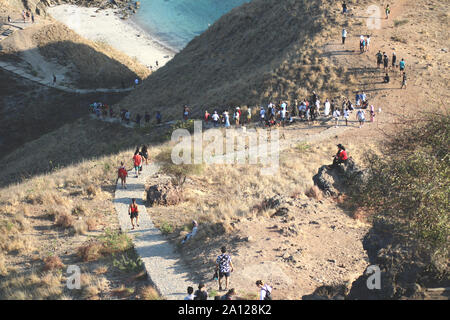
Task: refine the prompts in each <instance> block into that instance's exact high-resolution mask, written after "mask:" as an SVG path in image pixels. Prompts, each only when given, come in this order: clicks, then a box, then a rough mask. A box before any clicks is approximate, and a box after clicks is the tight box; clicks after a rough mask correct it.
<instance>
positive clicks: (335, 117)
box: [333, 109, 341, 128]
mask: <svg viewBox="0 0 450 320" xmlns="http://www.w3.org/2000/svg"><path fill="white" fill-rule="evenodd" d="M340 116H341V113H340V112H339V109H335V110H334V111H333V118H334V121H335V126H336V128H337V127H338V126H339V117H340Z"/></svg>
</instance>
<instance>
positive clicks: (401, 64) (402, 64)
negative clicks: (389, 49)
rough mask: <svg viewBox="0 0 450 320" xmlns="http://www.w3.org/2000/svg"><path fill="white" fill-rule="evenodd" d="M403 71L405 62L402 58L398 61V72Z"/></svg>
mask: <svg viewBox="0 0 450 320" xmlns="http://www.w3.org/2000/svg"><path fill="white" fill-rule="evenodd" d="M403 70H405V60H404V59H403V58H402V61H400V71H403Z"/></svg>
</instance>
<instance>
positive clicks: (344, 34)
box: [342, 28, 347, 44]
mask: <svg viewBox="0 0 450 320" xmlns="http://www.w3.org/2000/svg"><path fill="white" fill-rule="evenodd" d="M346 38H347V30H345V28H344V29H342V44H345V39H346Z"/></svg>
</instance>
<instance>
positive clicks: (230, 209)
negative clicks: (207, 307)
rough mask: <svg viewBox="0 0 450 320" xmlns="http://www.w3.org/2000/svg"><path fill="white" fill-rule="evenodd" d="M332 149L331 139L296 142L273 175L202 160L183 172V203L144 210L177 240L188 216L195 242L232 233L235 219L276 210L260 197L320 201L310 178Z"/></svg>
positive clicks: (253, 167)
mask: <svg viewBox="0 0 450 320" xmlns="http://www.w3.org/2000/svg"><path fill="white" fill-rule="evenodd" d="M347 148H348V150H352V152H351V154H350V155H351V156H352V157H353V158H354V159H355V160H356V161H359V160H360V154H356V152H357V151H356V150H355V149H356V148H354V145H352V144H349V145H348V146H347ZM335 149H336V145H335V143H333V141H329V142H324V143H321V144H299V145H298V147H297V148H294V149H292V150H288V151H285V152H283V153H282V154H281V156H280V170H279V171H278V172H277V173H276V174H274V175H261V171H260V167H259V166H257V165H206V164H204V165H202V166H201V168H202V170H199V168H198V166H197V168H196V169H194V170H193V171H189V170H186V171H185V173H186V174H187V176H188V178H187V179H186V183H185V184H184V189H183V194H184V200H185V201H184V202H182V203H181V204H179V205H177V206H173V207H162V206H157V207H154V208H148V210H149V212H150V213H151V214H152V219H153V221H154V223H155V225H156V226H158V227H159V228H161V229H162V231H163V232H164V233H166V234H168V235H169V236H170V237H171V238H172V239H177V240H178V241H180V240H182V239H183V237H184V236H185V235H186V234H187V232H189V231H190V229H191V222H192V220H197V221H198V222H199V223H200V224H202V228H201V229H200V230H199V233H198V235H197V236H196V237H195V240H194V242H197V241H200V242H201V241H204V240H205V239H206V238H208V237H212V236H214V235H215V234H218V233H224V232H231V231H232V223H233V221H236V220H239V219H246V218H250V219H257V218H258V217H259V216H265V217H270V216H271V215H272V214H273V213H274V210H271V209H269V210H267V209H266V208H265V206H264V201H265V200H266V199H268V198H271V197H273V196H275V195H283V196H286V197H289V198H294V199H307V198H308V197H309V198H314V199H316V200H321V197H322V193H321V191H318V190H317V187H315V186H314V184H313V180H312V177H313V175H314V174H316V173H317V169H318V168H319V167H320V166H321V165H324V164H329V163H331V160H332V159H331V156H332V155H333V154H334V153H335V152H336V150H335ZM163 150H165V149H163ZM353 150H355V151H354V152H353ZM163 153H164V151H163ZM158 157H159V156H157V158H158ZM165 169H167V168H165V167H164V166H163V167H162V172H163V173H165V174H168V175H169V176H170V175H173V174H174V173H173V172H171V171H170V170H169V171H165ZM176 173H177V172H176ZM158 179H164V176H162V177H157V178H155V179H152V180H150V182H149V183H148V184H149V185H152V184H154V183H155V182H156V181H157V180H158Z"/></svg>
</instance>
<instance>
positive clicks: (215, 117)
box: [211, 111, 220, 127]
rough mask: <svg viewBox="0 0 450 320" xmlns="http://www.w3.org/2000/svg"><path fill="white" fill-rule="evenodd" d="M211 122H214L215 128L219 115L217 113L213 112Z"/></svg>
mask: <svg viewBox="0 0 450 320" xmlns="http://www.w3.org/2000/svg"><path fill="white" fill-rule="evenodd" d="M211 118H212V120H213V122H214V127H217V126H218V125H219V119H220V117H219V115H218V114H217V111H214V114H213V115H212V116H211Z"/></svg>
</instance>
